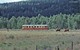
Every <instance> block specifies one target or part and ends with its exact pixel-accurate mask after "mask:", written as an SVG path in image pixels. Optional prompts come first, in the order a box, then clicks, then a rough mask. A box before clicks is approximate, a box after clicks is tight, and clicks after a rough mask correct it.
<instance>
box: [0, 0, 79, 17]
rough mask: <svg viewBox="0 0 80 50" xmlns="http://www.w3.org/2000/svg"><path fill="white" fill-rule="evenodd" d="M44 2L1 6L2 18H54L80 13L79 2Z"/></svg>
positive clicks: (23, 2) (14, 3)
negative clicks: (38, 16) (55, 15)
mask: <svg viewBox="0 0 80 50" xmlns="http://www.w3.org/2000/svg"><path fill="white" fill-rule="evenodd" d="M48 1H49V0H46V1H45V0H43V1H40V0H39V1H37V0H35V1H34V0H33V1H21V2H13V3H3V4H0V16H3V17H12V16H16V17H17V16H28V17H32V16H37V15H38V14H41V15H43V16H52V15H54V14H59V13H63V14H73V13H74V14H75V13H80V11H79V10H80V4H79V1H78V0H76V1H70V0H60V1H59V0H53V1H52V0H50V1H49V2H48Z"/></svg>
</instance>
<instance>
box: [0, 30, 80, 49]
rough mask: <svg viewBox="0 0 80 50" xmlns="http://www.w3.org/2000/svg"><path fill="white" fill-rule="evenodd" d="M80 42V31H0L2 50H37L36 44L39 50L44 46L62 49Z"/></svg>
mask: <svg viewBox="0 0 80 50" xmlns="http://www.w3.org/2000/svg"><path fill="white" fill-rule="evenodd" d="M72 41H73V42H74V46H76V45H79V44H80V31H79V30H76V31H70V32H63V31H61V32H56V31H54V30H48V31H22V30H10V31H9V32H8V31H6V30H3V31H0V50H35V48H36V45H37V46H38V48H39V50H43V48H44V46H47V47H50V46H51V47H52V49H53V50H54V49H55V47H56V46H58V45H59V46H60V49H61V50H65V48H67V47H69V48H70V46H71V42H72Z"/></svg>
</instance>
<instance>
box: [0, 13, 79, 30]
mask: <svg viewBox="0 0 80 50" xmlns="http://www.w3.org/2000/svg"><path fill="white" fill-rule="evenodd" d="M24 24H27V25H31V24H32V25H41V24H44V25H45V24H46V25H48V26H49V29H56V28H61V29H64V28H69V29H80V14H79V13H77V14H72V15H70V14H69V15H66V14H61V13H60V14H57V15H53V16H49V17H45V16H42V15H40V14H39V15H38V16H35V17H34V16H33V17H31V18H29V17H24V16H18V17H15V16H12V17H11V18H6V17H0V29H4V28H9V29H21V28H22V25H24Z"/></svg>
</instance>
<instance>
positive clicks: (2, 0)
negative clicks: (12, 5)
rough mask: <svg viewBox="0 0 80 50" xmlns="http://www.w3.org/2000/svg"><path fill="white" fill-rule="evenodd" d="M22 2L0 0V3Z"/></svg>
mask: <svg viewBox="0 0 80 50" xmlns="http://www.w3.org/2000/svg"><path fill="white" fill-rule="evenodd" d="M18 1H22V0H0V3H7V2H18Z"/></svg>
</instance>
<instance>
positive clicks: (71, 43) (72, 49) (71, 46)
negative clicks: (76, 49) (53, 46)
mask: <svg viewBox="0 0 80 50" xmlns="http://www.w3.org/2000/svg"><path fill="white" fill-rule="evenodd" d="M71 50H73V42H71Z"/></svg>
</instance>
